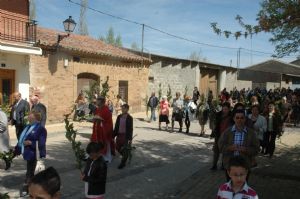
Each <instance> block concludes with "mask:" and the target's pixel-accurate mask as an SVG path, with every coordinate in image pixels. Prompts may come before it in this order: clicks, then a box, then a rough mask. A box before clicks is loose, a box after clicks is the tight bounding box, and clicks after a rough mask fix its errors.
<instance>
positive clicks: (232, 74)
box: [225, 69, 239, 91]
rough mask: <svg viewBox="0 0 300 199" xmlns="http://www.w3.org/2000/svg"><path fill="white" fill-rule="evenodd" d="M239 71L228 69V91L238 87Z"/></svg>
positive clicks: (226, 86)
mask: <svg viewBox="0 0 300 199" xmlns="http://www.w3.org/2000/svg"><path fill="white" fill-rule="evenodd" d="M236 75H237V71H236V70H228V69H227V70H226V83H225V88H226V89H227V91H230V90H233V88H234V87H238V86H239V85H238V83H237V79H236Z"/></svg>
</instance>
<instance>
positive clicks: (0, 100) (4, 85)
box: [0, 69, 15, 105]
mask: <svg viewBox="0 0 300 199" xmlns="http://www.w3.org/2000/svg"><path fill="white" fill-rule="evenodd" d="M14 88H15V70H8V69H0V105H4V104H12V102H13V93H14V92H15V91H14Z"/></svg>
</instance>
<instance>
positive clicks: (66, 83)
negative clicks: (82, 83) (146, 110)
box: [30, 52, 149, 123]
mask: <svg viewBox="0 0 300 199" xmlns="http://www.w3.org/2000/svg"><path fill="white" fill-rule="evenodd" d="M65 59H68V64H67V65H66V64H65V61H64V60H65ZM148 71H149V69H148V68H147V67H145V66H144V67H141V64H140V63H134V62H122V61H121V60H112V59H110V60H107V59H104V58H95V57H94V58H82V57H81V58H80V61H79V62H74V61H73V56H72V55H71V54H69V53H65V52H59V53H52V54H46V53H45V55H42V56H31V57H30V84H31V88H32V89H39V90H40V91H41V102H42V103H44V104H45V105H46V106H47V108H48V120H49V122H50V123H51V122H57V121H60V120H62V119H63V114H65V113H68V112H69V111H70V110H71V108H72V105H73V103H74V101H75V99H76V97H77V75H78V74H80V73H93V74H96V75H98V76H100V79H101V80H102V79H103V80H105V79H106V77H107V76H109V82H108V83H109V86H110V87H111V88H110V92H109V96H110V99H111V100H113V101H114V100H115V96H116V95H117V94H118V85H119V84H118V82H119V81H120V80H126V81H128V87H129V88H128V104H129V105H130V106H131V110H130V111H131V112H137V111H141V109H142V99H143V98H144V97H145V96H146V92H147V90H146V89H145V88H147V86H148V85H147V84H148Z"/></svg>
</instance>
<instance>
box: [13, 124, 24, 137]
mask: <svg viewBox="0 0 300 199" xmlns="http://www.w3.org/2000/svg"><path fill="white" fill-rule="evenodd" d="M15 127H16V136H17V138H18V140H19V138H20V136H21V133H22V131H23V130H24V128H25V125H23V124H15Z"/></svg>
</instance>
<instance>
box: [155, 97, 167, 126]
mask: <svg viewBox="0 0 300 199" xmlns="http://www.w3.org/2000/svg"><path fill="white" fill-rule="evenodd" d="M169 107H170V105H169V102H168V100H167V96H163V97H162V101H161V102H160V104H159V110H160V111H159V124H158V128H159V130H161V123H162V122H165V123H166V130H168V124H169V123H170V121H169Z"/></svg>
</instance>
